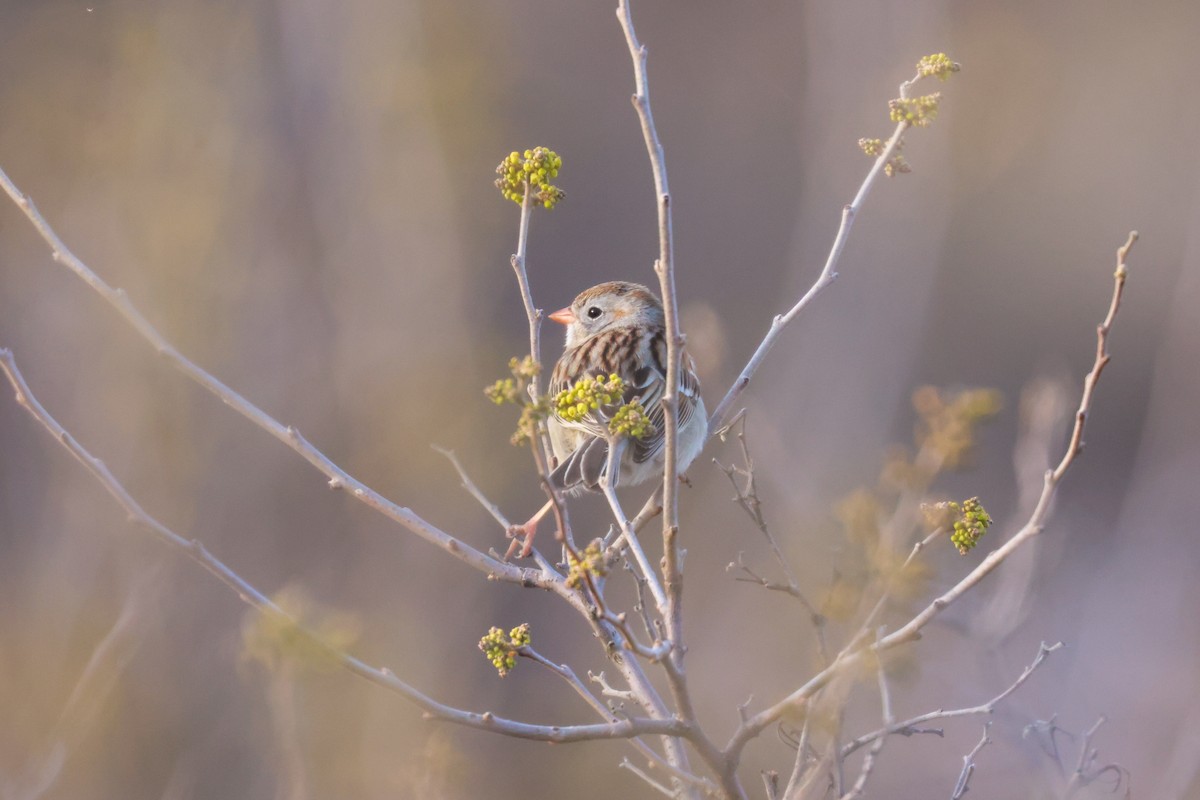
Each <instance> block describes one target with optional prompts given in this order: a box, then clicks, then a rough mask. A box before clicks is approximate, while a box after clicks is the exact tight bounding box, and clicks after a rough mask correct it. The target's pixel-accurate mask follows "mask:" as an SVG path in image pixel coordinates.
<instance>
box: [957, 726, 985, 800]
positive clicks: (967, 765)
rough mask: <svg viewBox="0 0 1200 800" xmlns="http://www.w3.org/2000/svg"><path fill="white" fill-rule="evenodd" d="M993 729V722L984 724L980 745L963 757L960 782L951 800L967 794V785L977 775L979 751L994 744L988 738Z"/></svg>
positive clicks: (958, 799) (959, 776) (959, 775)
mask: <svg viewBox="0 0 1200 800" xmlns="http://www.w3.org/2000/svg"><path fill="white" fill-rule="evenodd" d="M991 727H992V722H991V720H988V721H987V722H985V723H983V736H982V737H981V738H980V740H979V744H977V745H975V746H974V747H972V748H971V752H969V753H967V754H966V755H965V756H963V768H962V772H960V773H959V774H958V782H957V783H955V784H954V794H952V795H950V800H960V798H961V797H962V796H963V795H965V794H966V793H967V784H969V783H970V782H971V776H972V775H974V774H975V757H976V756H977V755H979V751H980V750H982V749H983V748H984V747H986V746H987V745H989V744H991V743H992V740H991V739H990V738H988V730H989V729H990V728H991Z"/></svg>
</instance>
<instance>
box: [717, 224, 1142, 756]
mask: <svg viewBox="0 0 1200 800" xmlns="http://www.w3.org/2000/svg"><path fill="white" fill-rule="evenodd" d="M1137 236H1138V235H1137V232H1136V231H1133V232H1131V233H1130V234H1129V238H1128V239H1127V240H1126V242H1125V244H1124V245H1122V246H1121V247H1120V248H1119V249H1118V250H1117V269H1116V272H1115V273H1114V274H1113V281H1114V282H1113V294H1112V299H1111V300H1110V301H1109V307H1108V313H1107V315H1105V317H1104V321H1103V322H1101V323H1100V325H1099V326H1098V327H1097V328H1096V357H1095V360H1094V362H1093V363H1092V369H1091V371H1089V372H1088V374H1087V375H1086V376H1085V377H1084V380H1083V393H1082V397H1081V399H1080V403H1079V410H1078V411H1077V412H1076V413H1075V428H1074V430H1073V431H1072V433H1071V440H1070V443H1069V444H1068V446H1067V451H1066V453H1065V454H1064V455H1063V458H1062V461H1060V462H1059V464H1058V466H1057V467H1056V468H1055V469H1053V470H1047V472H1046V477H1045V481H1044V483H1043V487H1042V494H1041V497H1040V498H1039V500H1038V503H1037V506H1036V507H1035V508H1034V510H1033V513H1032V514H1031V515H1030V517H1029V520H1028V521H1027V522H1026V523H1025V525H1024V526H1023V527H1022V528H1021V529H1020V530H1019V531H1018V532H1017V533H1016V534H1014V535H1013V537H1012V538H1011V539H1009V540H1008V541H1007V542H1005V543H1004V544H1002V545H1001V546H1000V547H998V548H996V549H995V550H993V551H992V552H991V553H988V555H987V556H986V557H985V558H984V559H983V561H982V562H980V564H979V565H978V566H977V567H975V569H973V570H971V572H969V573H968V574H967V575H966V576H965V577H963V578H962V579H961V580H960V581H959V582H958V583H956V584H955V585H954V586H953V587H951V588H950V589H949V590H947V591H946V592H945V593H943V594H941V595H939V596H938V597H937V598H935V599H934V600H933V601H932V602H931V603H930V604H929V605H928V606H926V607H925V608H924V609H923V610H921V611H920V612H918V613H917V614H916V615H915V616H914V617H913V618H912V619H910V620H909V621H908V622H907V623H905V624H904V625H903V626H901V627H900V628H899V629H897V630H896V631H894V632H892V633H890V634H888V635H887V636H885V637H883V638H882V639H880V640H879V641H878V642H876V643H875V644H874V645H870V646H869V648H870V649H872V650H875V651H876V652H883V651H886V650H891V649H892V648H894V647H898V646H900V645H902V644H906V643H907V642H910V641H913V640H915V639H917V638H919V637H920V634H921V629H922V628H924V627H925V626H926V625H928V624H929V623H930V622H931V621H932V620H933V618H934V617H936V616H937V615H938V614H940V613H941V612H942V611H943V610H944V609H945V608H946V607H947V606H949V605H950V604H951V603H953V602H954V601H955V600H957V599H958V598H959V597H961V596H962V595H963V594H965V593H966V592H967V591H969V590H970V589H972V588H973V587H974V586H975V585H976V584H978V583H979V582H980V581H982V580H983V579H984V578H986V577H987V576H988V575H989V574H990V573H991V572H992V571H993V570H995V569H996V567H998V566H1000V564H1002V563H1003V562H1004V560H1005V559H1007V558H1008V557H1009V556H1010V555H1012V553H1013V552H1014V551H1015V550H1016V549H1017V548H1019V547H1020V546H1021V545H1023V544H1025V543H1026V542H1027V541H1029V540H1030V539H1032V538H1033V537H1035V536H1037V535H1038V534H1039V533H1041V532H1042V529H1043V528H1044V527H1045V524H1046V520H1047V518H1048V517H1049V514H1050V506H1051V502H1052V501H1053V499H1054V495H1055V493H1056V491H1057V489H1058V485H1059V483H1060V482H1061V481H1062V478H1063V476H1064V475H1065V474H1066V472H1067V469H1068V468H1069V467H1070V466H1071V464H1072V463H1074V461H1075V459H1076V458H1077V457H1078V456H1079V454H1080V453H1081V452H1082V451H1083V429H1084V424H1085V423H1086V421H1087V416H1088V413H1089V412H1090V411H1091V407H1092V399H1093V397H1094V395H1095V389H1096V383H1097V381H1098V380H1099V378H1100V373H1101V372H1102V371H1103V369H1104V367H1105V365H1106V364H1108V362H1109V360H1110V358H1111V356H1110V355H1109V353H1108V334H1109V331H1110V330H1111V328H1112V323H1113V320H1114V319H1115V318H1116V314H1117V310H1118V309H1119V308H1120V305H1121V297H1122V296H1123V294H1124V291H1125V279H1126V277H1127V276H1128V268H1127V266H1126V264H1125V259H1126V257H1127V256H1128V255H1129V251H1130V249H1131V248H1132V247H1133V243H1134V242H1136V241H1137ZM866 649H867V648H866V647H863V646H862V639H861V637H859V638H857V639H856V640H855V641H854V642H852V643H851V644H850V645H848V646H847V647H846V648H845V649H844V650H842V652H841V653H839V654H838V656H837V658H835V659H834V661H833V663H832V664H830V665H829V666H828V667H826V668H825V669H823V670H821V671H820V672H818V673H817V674H816V675H814V676H813V677H812V678H810V679H809V680H808V682H806V683H805V684H804V685H803V686H801V687H800V688H798V689H796V690H795V691H793V692H792V693H791V694H790V695H788V696H787V697H785V698H783V699H782V700H780V701H779V702H777V703H775V704H774V705H773V706H771V707H770V708H767V709H765V710H763V711H760V712H759V713H758V714H755V715H754V716H753V717H750V718H749V719H747V720H745V721H744V722H743V723H742V724H741V725H740V726H739V727H738V729H737V731H735V732H734V734H733V736H732V737H731V738H730V740H729V743H728V744H727V745H726V746H725V750H724V753H725V758H726V759H727V760H729V761H730V762H731V763H734V764H736V763H737V762H738V761H739V760H740V758H741V752H742V750H743V749H744V748H745V746H746V744H747V743H748V742H749V741H750V740H751V739H753V738H754V737H755V736H757V735H758V734H759V733H761V732H762V731H763V730H764V729H765V728H766V727H767V726H769V725H771V724H773V723H774V722H776V721H777V720H779V719H780V718H781V717H782V716H783V715H784V714H785V713H787V712H788V711H789V710H791V709H794V708H798V707H801V706H804V705H806V704H807V703H808V701H809V700H810V699H811V698H812V696H813V694H814V693H816V692H817V691H818V690H820V689H821V688H823V687H824V686H826V685H827V684H828V683H829V681H830V680H832V678H833V677H834V675H836V674H838V672H840V671H841V670H842V669H845V668H848V667H852V666H854V665H855V664H858V663H859V662H861V661H862V659H863V655H864V651H865V650H866Z"/></svg>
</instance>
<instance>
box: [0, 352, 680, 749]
mask: <svg viewBox="0 0 1200 800" xmlns="http://www.w3.org/2000/svg"><path fill="white" fill-rule="evenodd" d="M0 371H2V372H3V373H4V374H5V376H6V377H7V378H8V381H9V383H10V384H12V387H13V389H14V390H15V391H16V400H17V403H18V404H19V405H20V406H21V407H22V408H24V409H25V410H26V411H28V412H29V414H30V415H31V416H32V417H33V418H34V419H35V420H36V421H37V422H38V423H40V424H41V425H42V427H43V428H45V429H46V430H47V431H48V432H49V433H50V434H51V435H52V436H53V437H54V438H55V439H57V440H58V442H59V444H61V445H62V446H63V447H65V448H66V449H67V451H68V452H69V453H70V454H71V455H72V456H74V457H75V459H76V460H77V461H78V462H79V463H81V464H83V466H84V467H85V468H86V469H87V471H88V472H90V473H91V474H92V477H94V478H95V479H96V480H98V481H99V482H100V484H101V485H102V486H103V487H104V488H105V489H106V490H107V491H108V493H109V494H110V495H112V497H113V499H115V500H116V501H117V503H118V504H119V505H120V506H121V508H123V509H124V510H125V512H126V513H127V514H128V515H129V519H130V521H132V522H135V523H137V524H138V525H140V526H141V527H143V528H145V529H146V530H148V531H150V533H152V534H154V536H155V537H157V538H158V539H159V540H160V541H162V542H164V543H165V544H167V545H169V546H171V547H173V548H175V549H176V550H179V551H181V552H182V553H183V554H184V555H186V556H187V557H188V558H189V559H191V560H192V561H194V562H196V563H197V564H199V565H200V566H201V567H203V568H204V569H205V570H206V571H207V572H209V573H210V574H211V575H213V576H215V577H216V578H217V579H218V580H219V581H221V583H223V584H225V585H226V586H228V587H229V588H230V589H232V590H233V591H234V592H235V593H236V594H237V596H238V597H239V598H241V600H242V601H243V602H245V603H247V604H248V605H250V606H252V607H254V608H256V609H258V610H259V611H261V612H262V613H264V614H270V615H272V616H275V617H278V618H279V619H282V620H285V621H286V622H287V623H288V625H289V627H291V628H293V629H294V630H295V631H296V632H298V633H300V634H301V635H302V636H304V637H305V638H306V639H307V640H308V641H309V642H310V643H312V644H314V645H316V646H317V647H319V648H320V649H321V650H322V651H323V652H324V653H326V654H327V655H329V656H330V657H331V658H333V659H334V660H336V661H337V663H338V664H339V665H340V666H341V667H342V668H343V669H345V670H347V671H349V672H352V673H354V674H355V675H358V676H359V677H362V678H365V679H367V680H368V681H370V682H371V683H374V684H376V685H378V686H382V687H383V688H385V689H389V690H391V691H393V692H396V693H397V694H399V695H400V696H401V697H403V698H404V699H406V700H408V701H409V702H410V703H413V704H414V705H416V706H418V707H420V708H421V709H422V710H423V711H424V712H425V717H426V718H427V719H436V720H441V721H444V722H450V723H453V724H455V725H464V726H466V727H469V728H476V729H478V730H486V731H492V732H494V733H499V734H503V735H505V736H512V737H516V738H519V739H536V740H539V741H546V742H560V743H566V742H582V741H588V740H592V739H629V738H633V737H638V736H645V735H650V734H664V735H671V736H681V735H687V734H689V733H690V731H689V726H688V724H687V723H685V722H684V721H683V720H676V719H647V718H639V719H623V720H612V721H609V722H604V723H597V724H592V725H534V724H532V723H528V722H520V721H518V720H513V719H507V718H504V717H497V716H496V715H494V714H492V713H491V712H486V711H485V712H483V713H478V712H474V711H465V710H463V709H460V708H455V707H453V706H449V705H446V704H445V703H440V702H438V701H437V700H434V699H433V698H431V697H429V696H428V695H426V694H424V693H422V692H421V691H419V690H418V689H416V688H414V687H413V686H411V685H409V684H408V683H405V682H404V681H402V680H401V679H400V678H398V677H396V675H395V674H394V673H393V672H392V671H391V670H389V669H387V668H386V667H373V666H371V665H370V664H367V663H366V662H364V661H361V660H359V659H357V658H355V657H354V656H352V655H350V654H349V653H346V652H345V651H343V650H340V649H338V648H335V647H332V646H330V645H329V644H327V643H326V642H324V641H323V640H321V638H320V637H318V636H317V635H316V634H314V633H313V632H312V631H311V630H309V629H308V628H306V627H305V626H304V625H303V624H302V623H301V622H300V620H298V619H297V618H296V617H294V616H293V615H291V614H289V613H288V612H286V611H284V610H283V609H282V608H281V607H280V606H279V605H278V604H276V603H275V602H274V601H272V600H271V599H270V598H269V597H267V596H266V595H265V594H263V593H262V592H261V591H259V590H258V589H257V588H255V587H254V586H253V585H252V584H251V583H250V582H249V581H247V580H246V579H245V578H243V577H242V576H240V575H239V574H237V573H236V572H234V571H233V570H232V569H231V568H230V567H228V566H227V565H226V564H225V563H224V562H222V561H221V560H220V559H218V558H217V557H216V556H214V555H213V554H212V553H210V552H209V551H208V549H207V548H205V547H204V545H203V544H201V543H200V542H198V541H196V540H195V539H186V538H184V537H183V536H180V535H179V534H178V533H176V532H175V531H173V530H171V529H170V528H169V527H167V526H166V525H164V524H163V523H162V522H160V521H159V520H157V519H155V518H154V517H152V516H150V514H149V513H147V512H146V510H145V509H144V508H142V506H141V504H139V503H138V502H137V500H135V499H134V498H133V496H132V495H130V494H129V492H128V490H126V488H125V487H124V485H122V484H121V482H120V481H119V480H117V478H116V476H114V475H113V474H112V472H111V471H110V470H109V469H108V467H107V466H106V465H105V464H104V462H102V461H101V460H99V459H98V458H96V457H95V456H93V455H92V454H91V453H90V452H88V450H87V449H86V448H85V447H84V446H83V445H81V444H80V443H79V442H78V441H77V440H76V439H75V437H74V436H72V435H71V434H70V432H68V431H67V430H66V429H65V428H63V426H62V425H61V424H59V422H58V421H57V420H56V419H54V417H53V416H51V415H50V413H49V412H48V411H47V410H46V409H45V407H43V406H42V404H41V403H39V402H38V400H37V398H36V397H35V396H34V394H33V392H32V391H31V390H30V388H29V384H27V383H26V382H25V378H24V376H22V375H21V371H20V370H19V369H18V368H17V364H16V361H15V360H14V359H13V355H12V353H11V352H10V351H9V350H3V349H0Z"/></svg>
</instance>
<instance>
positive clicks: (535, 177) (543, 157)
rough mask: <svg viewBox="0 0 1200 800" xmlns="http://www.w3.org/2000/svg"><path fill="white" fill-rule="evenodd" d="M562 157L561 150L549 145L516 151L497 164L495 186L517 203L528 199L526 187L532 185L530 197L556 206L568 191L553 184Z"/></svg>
mask: <svg viewBox="0 0 1200 800" xmlns="http://www.w3.org/2000/svg"><path fill="white" fill-rule="evenodd" d="M561 168H562V159H561V158H559V155H558V153H556V152H554V151H553V150H550V149H549V148H546V147H535V148H533V149H532V150H526V151H525V152H524V153H518V152H517V151H516V150H514V151H513V152H511V153H509V154H508V157H507V158H505V159H504V160H503V161H501V162H500V165H499V166H498V167H496V174H497V175H499V176H500V177H498V178H496V188H497V189H499V190H500V194H502V195H504V197H506V198H507V199H509V200H512V201H513V202H514V203H516V204H517V205H520V204H521V203H523V202H524V201H525V187H526V186H528V187H529V199H530V200H531V201H532V202H533V203H534V204H536V205H543V206H545V207H546V208H554V206H555V204H556V203H558V201H559V200H562V199H563V198H564V197H565V196H566V194H565V193H564V192H563V190H562V189H559V188H558V187H557V186H553V185H551V184H550V180H551V179H553V178H556V177H558V171H559V170H560V169H561Z"/></svg>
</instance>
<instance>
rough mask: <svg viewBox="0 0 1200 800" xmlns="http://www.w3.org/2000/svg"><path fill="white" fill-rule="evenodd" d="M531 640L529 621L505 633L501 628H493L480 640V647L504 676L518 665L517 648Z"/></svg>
mask: <svg viewBox="0 0 1200 800" xmlns="http://www.w3.org/2000/svg"><path fill="white" fill-rule="evenodd" d="M530 641H531V637H530V635H529V623H528V622H525V623H522V624H520V625H518V626H517V627H515V628H513V629H512V630H511V631H509V632H508V634H507V635H505V633H504V631H503V630H502V629H500V628H492V629H490V630H489V631H488V632H487V634H486V635H485V636H484V637H483V638H482V639H480V640H479V649H480V650H482V651H483V654H484V655H485V656H487V660H488V661H490V662H492V666H493V667H495V668H496V671H497V672H499V673H500V677H501V678H503V677H504V676H505V675H507V674H508V673H509V672H510V671H511V670H512V669H513V668H514V667H515V666H516V665H517V650H519V649H520V648H522V647H524V646H526V645H528V644H529V642H530Z"/></svg>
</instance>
